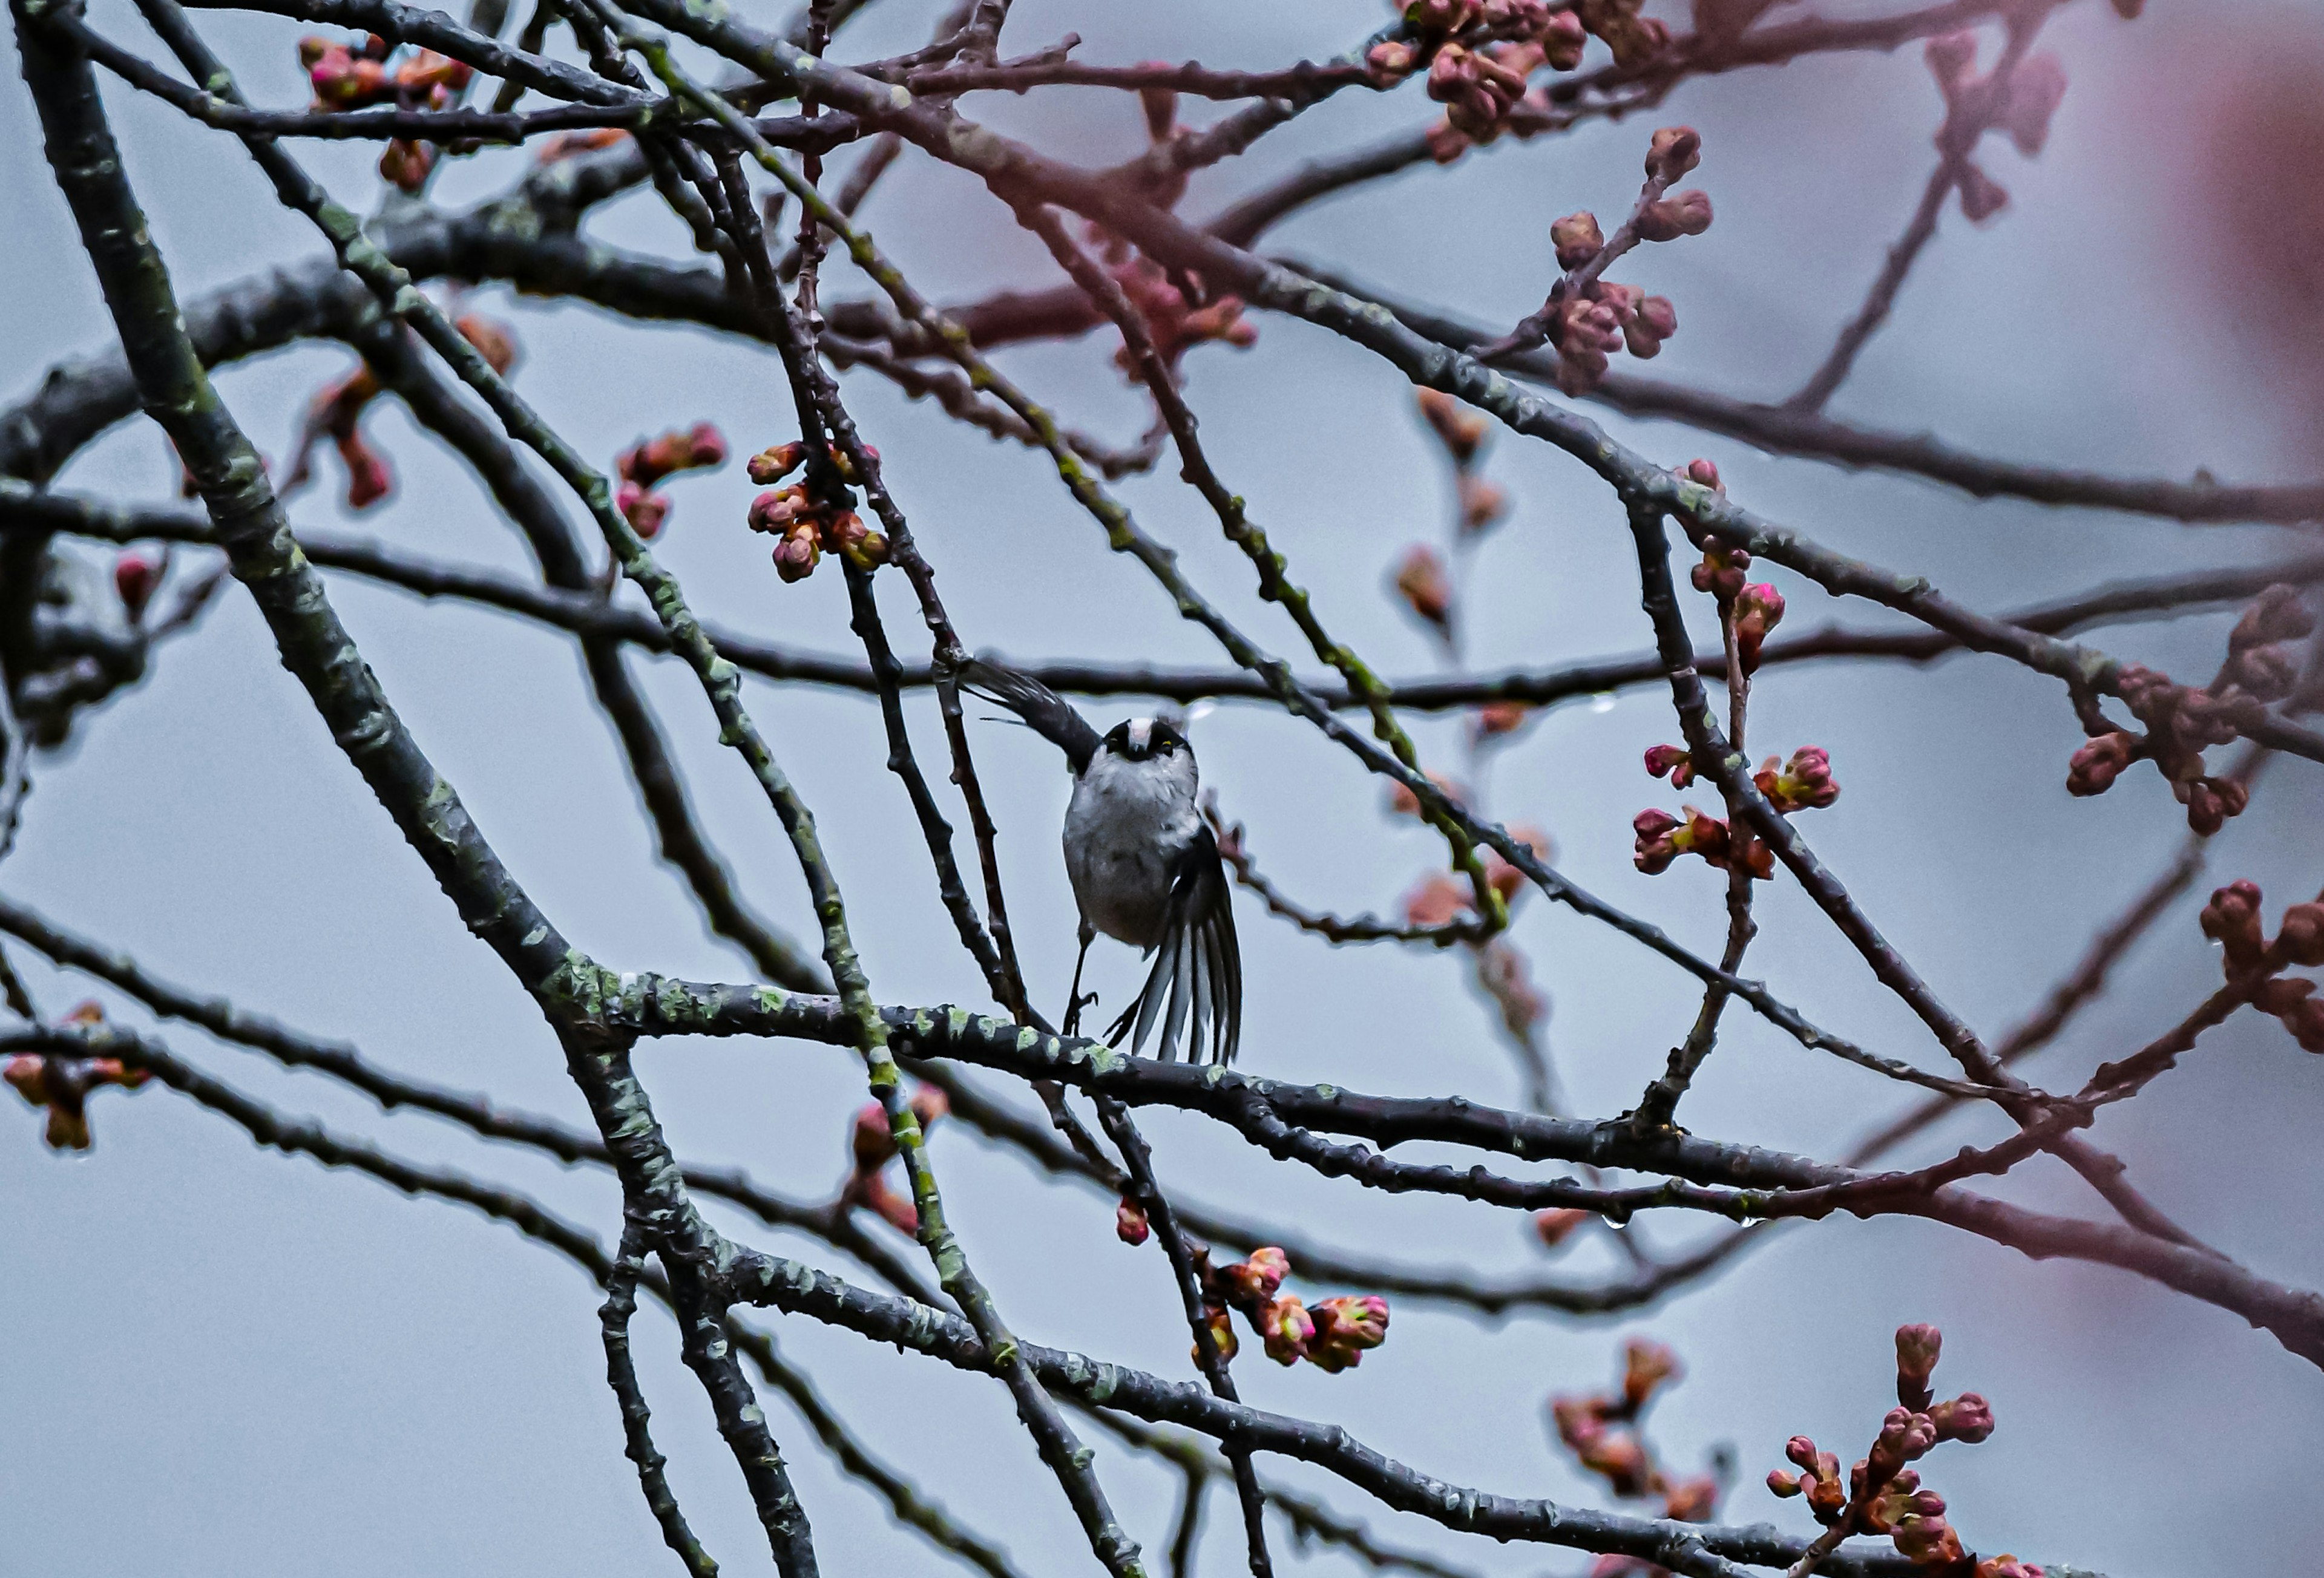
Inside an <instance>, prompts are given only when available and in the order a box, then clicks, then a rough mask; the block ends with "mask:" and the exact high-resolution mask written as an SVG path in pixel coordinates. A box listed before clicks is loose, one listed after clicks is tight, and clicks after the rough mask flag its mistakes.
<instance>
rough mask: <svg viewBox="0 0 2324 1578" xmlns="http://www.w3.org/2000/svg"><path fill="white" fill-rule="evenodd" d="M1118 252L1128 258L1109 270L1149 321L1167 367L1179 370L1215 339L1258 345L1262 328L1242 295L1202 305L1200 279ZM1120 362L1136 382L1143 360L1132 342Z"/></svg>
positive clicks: (1117, 360)
mask: <svg viewBox="0 0 2324 1578" xmlns="http://www.w3.org/2000/svg"><path fill="white" fill-rule="evenodd" d="M1114 250H1115V251H1116V252H1119V253H1121V254H1122V255H1119V256H1116V257H1115V258H1114V259H1113V260H1112V261H1111V266H1110V269H1109V271H1110V272H1111V274H1112V275H1113V279H1114V282H1115V283H1116V284H1118V285H1120V287H1121V293H1122V294H1123V295H1124V296H1127V297H1128V298H1130V306H1132V307H1136V308H1137V309H1138V316H1139V317H1141V318H1143V319H1145V320H1146V333H1147V336H1148V338H1149V339H1151V340H1152V341H1153V342H1154V349H1155V351H1156V352H1157V353H1158V354H1159V355H1160V356H1161V358H1162V365H1163V366H1165V367H1167V368H1170V369H1172V370H1173V371H1176V368H1177V365H1178V359H1179V358H1180V357H1182V356H1184V355H1185V353H1187V352H1188V351H1189V350H1191V349H1193V348H1194V346H1196V345H1200V344H1206V343H1208V342H1211V341H1213V340H1216V341H1222V342H1224V343H1225V344H1230V345H1234V346H1239V347H1245V348H1247V347H1249V346H1250V345H1252V344H1256V343H1257V341H1258V339H1259V326H1258V325H1256V324H1254V323H1252V322H1251V321H1250V319H1248V318H1246V317H1243V304H1242V298H1241V297H1240V296H1221V297H1217V298H1213V299H1211V300H1209V301H1204V302H1201V303H1200V304H1199V305H1198V304H1197V301H1196V299H1195V298H1196V297H1198V296H1199V295H1201V294H1202V291H1201V286H1200V283H1199V282H1198V281H1196V280H1192V279H1190V278H1185V277H1183V276H1182V277H1181V278H1179V279H1177V280H1173V279H1172V278H1171V276H1170V274H1169V273H1168V272H1167V271H1166V270H1164V268H1163V267H1162V265H1161V264H1159V263H1157V262H1156V261H1154V260H1153V259H1151V258H1149V257H1147V256H1145V255H1143V254H1142V253H1129V252H1126V250H1125V249H1120V248H1116V249H1114ZM1114 362H1115V364H1116V365H1117V366H1119V367H1120V369H1121V370H1122V372H1125V373H1127V374H1128V375H1129V376H1130V378H1131V379H1132V380H1133V381H1134V380H1135V379H1136V378H1137V377H1138V361H1137V358H1136V357H1134V356H1132V355H1131V354H1130V347H1129V346H1128V345H1127V344H1125V345H1123V346H1122V347H1121V349H1120V350H1119V351H1117V352H1115V353H1114Z"/></svg>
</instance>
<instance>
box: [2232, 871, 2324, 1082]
mask: <svg viewBox="0 0 2324 1578" xmlns="http://www.w3.org/2000/svg"><path fill="white" fill-rule="evenodd" d="M2259 905H2260V892H2259V885H2258V884H2257V883H2255V882H2231V883H2229V884H2228V885H2227V886H2225V887H2222V888H2218V889H2216V890H2215V891H2214V892H2213V893H2212V895H2211V902H2210V903H2209V904H2205V905H2204V906H2203V914H2202V926H2203V935H2204V936H2206V937H2209V939H2211V940H2213V941H2214V942H2217V943H2218V945H2219V949H2220V951H2221V954H2222V956H2223V957H2222V959H2221V961H2220V963H2221V968H2223V969H2224V970H2225V971H2226V972H2227V981H2228V983H2229V984H2230V985H2236V984H2241V985H2244V986H2248V987H2249V988H2250V990H2251V994H2252V1002H2253V1004H2254V1005H2256V1006H2257V1007H2258V1009H2259V1010H2260V1012H2261V1013H2263V1014H2273V1015H2274V1016H2275V1017H2276V1018H2278V1019H2281V1020H2282V1021H2283V1027H2284V1028H2285V1029H2286V1030H2288V1031H2290V1032H2292V1037H2293V1039H2295V1040H2296V1041H2299V1043H2300V1045H2301V1050H2305V1051H2310V1052H2324V997H2319V996H2318V995H2316V983H2315V982H2314V981H2312V980H2310V979H2308V978H2307V977H2303V976H2287V975H2285V974H2284V973H2283V972H2284V971H2285V970H2286V969H2288V968H2292V967H2293V966H2295V965H2298V966H2302V967H2310V968H2312V967H2314V966H2316V965H2324V895H2318V896H2317V897H2316V898H2313V899H2310V901H2309V902H2308V903H2306V904H2293V905H2292V906H2291V907H2290V908H2289V909H2287V910H2285V911H2284V912H2283V920H2282V922H2281V923H2279V924H2278V925H2277V927H2276V931H2275V940H2273V941H2270V940H2268V938H2267V934H2266V932H2265V931H2264V928H2263V927H2262V925H2261V923H2260V913H2259Z"/></svg>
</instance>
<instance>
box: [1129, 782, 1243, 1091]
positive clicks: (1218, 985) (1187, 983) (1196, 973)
mask: <svg viewBox="0 0 2324 1578" xmlns="http://www.w3.org/2000/svg"><path fill="white" fill-rule="evenodd" d="M1157 1019H1159V1020H1160V1022H1161V1026H1162V1039H1161V1041H1160V1043H1159V1044H1158V1045H1157V1047H1156V1049H1155V1053H1154V1055H1155V1056H1156V1057H1157V1058H1160V1059H1161V1060H1163V1061H1164V1062H1166V1063H1167V1062H1169V1061H1171V1060H1173V1059H1175V1058H1176V1057H1177V1055H1178V1033H1179V1032H1180V1031H1181V1030H1184V1031H1185V1032H1186V1058H1187V1060H1188V1061H1189V1062H1195V1063H1204V1062H1215V1063H1222V1064H1223V1063H1231V1062H1233V1061H1234V1055H1235V1049H1236V1048H1237V1046H1238V1045H1240V1042H1241V1041H1242V950H1241V948H1240V946H1239V945H1238V944H1237V942H1236V941H1235V928H1234V905H1233V903H1232V898H1231V890H1230V889H1229V887H1228V885H1227V877H1226V868H1225V866H1224V864H1223V863H1222V861H1221V860H1220V858H1219V846H1218V840H1217V839H1215V838H1213V836H1212V834H1211V830H1210V829H1209V828H1208V827H1203V828H1201V829H1199V830H1197V831H1196V832H1195V835H1194V841H1193V842H1192V843H1190V844H1188V845H1187V847H1186V852H1185V855H1183V856H1181V857H1180V858H1179V862H1178V870H1177V875H1176V876H1175V877H1174V878H1173V879H1172V881H1171V884H1170V904H1169V908H1168V910H1167V912H1166V913H1165V915H1164V919H1163V923H1162V945H1161V947H1160V948H1159V949H1158V950H1157V951H1156V954H1155V959H1154V968H1153V969H1152V970H1151V971H1149V972H1148V974H1147V977H1146V986H1145V988H1144V989H1143V990H1142V991H1140V992H1139V994H1138V1001H1137V1002H1135V1003H1133V1004H1131V1005H1130V1006H1129V1007H1128V1008H1126V1009H1124V1010H1123V1011H1122V1015H1121V1017H1120V1019H1118V1020H1116V1021H1114V1023H1113V1025H1112V1027H1111V1029H1109V1030H1108V1031H1107V1032H1106V1040H1107V1042H1108V1044H1109V1045H1118V1044H1119V1043H1120V1041H1121V1038H1122V1037H1123V1036H1124V1035H1129V1036H1130V1037H1131V1041H1130V1050H1131V1051H1132V1052H1137V1051H1140V1050H1143V1049H1144V1047H1145V1045H1146V1038H1147V1036H1148V1033H1150V1032H1152V1031H1153V1029H1154V1027H1155V1022H1156V1021H1157ZM1206 1033H1207V1035H1208V1038H1209V1043H1210V1044H1209V1046H1208V1047H1207V1048H1205V1047H1204V1045H1203V1040H1204V1036H1205V1034H1206ZM1206 1053H1207V1055H1206Z"/></svg>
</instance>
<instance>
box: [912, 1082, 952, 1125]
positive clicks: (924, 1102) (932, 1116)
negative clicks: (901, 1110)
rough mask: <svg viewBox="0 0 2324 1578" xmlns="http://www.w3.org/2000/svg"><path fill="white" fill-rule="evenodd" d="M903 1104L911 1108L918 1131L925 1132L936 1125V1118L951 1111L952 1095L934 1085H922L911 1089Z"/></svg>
mask: <svg viewBox="0 0 2324 1578" xmlns="http://www.w3.org/2000/svg"><path fill="white" fill-rule="evenodd" d="M905 1105H906V1106H909V1107H910V1108H911V1109H912V1116H913V1117H914V1118H915V1119H916V1120H917V1121H918V1124H919V1125H920V1133H923V1134H925V1133H927V1132H928V1131H929V1130H930V1129H933V1128H935V1127H936V1120H937V1119H938V1118H941V1117H944V1116H946V1115H949V1114H950V1113H951V1111H952V1097H950V1096H946V1095H945V1093H944V1091H943V1090H942V1089H941V1088H940V1087H936V1086H934V1085H922V1086H919V1087H916V1088H915V1089H914V1090H913V1091H912V1094H911V1096H910V1097H909V1098H908V1100H907V1101H906V1103H905Z"/></svg>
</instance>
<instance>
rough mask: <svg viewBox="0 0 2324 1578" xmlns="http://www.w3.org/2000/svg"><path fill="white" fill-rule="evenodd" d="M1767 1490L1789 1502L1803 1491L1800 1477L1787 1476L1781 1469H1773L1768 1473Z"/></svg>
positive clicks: (1794, 1475)
mask: <svg viewBox="0 0 2324 1578" xmlns="http://www.w3.org/2000/svg"><path fill="white" fill-rule="evenodd" d="M1767 1489H1769V1490H1770V1491H1774V1492H1775V1494H1776V1495H1778V1496H1781V1497H1783V1498H1784V1499H1785V1500H1789V1499H1791V1498H1792V1497H1794V1496H1796V1495H1798V1494H1799V1493H1800V1491H1801V1489H1802V1486H1801V1481H1800V1476H1799V1475H1797V1474H1787V1473H1785V1472H1784V1471H1783V1470H1782V1469H1779V1468H1771V1469H1769V1470H1768V1471H1767Z"/></svg>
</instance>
